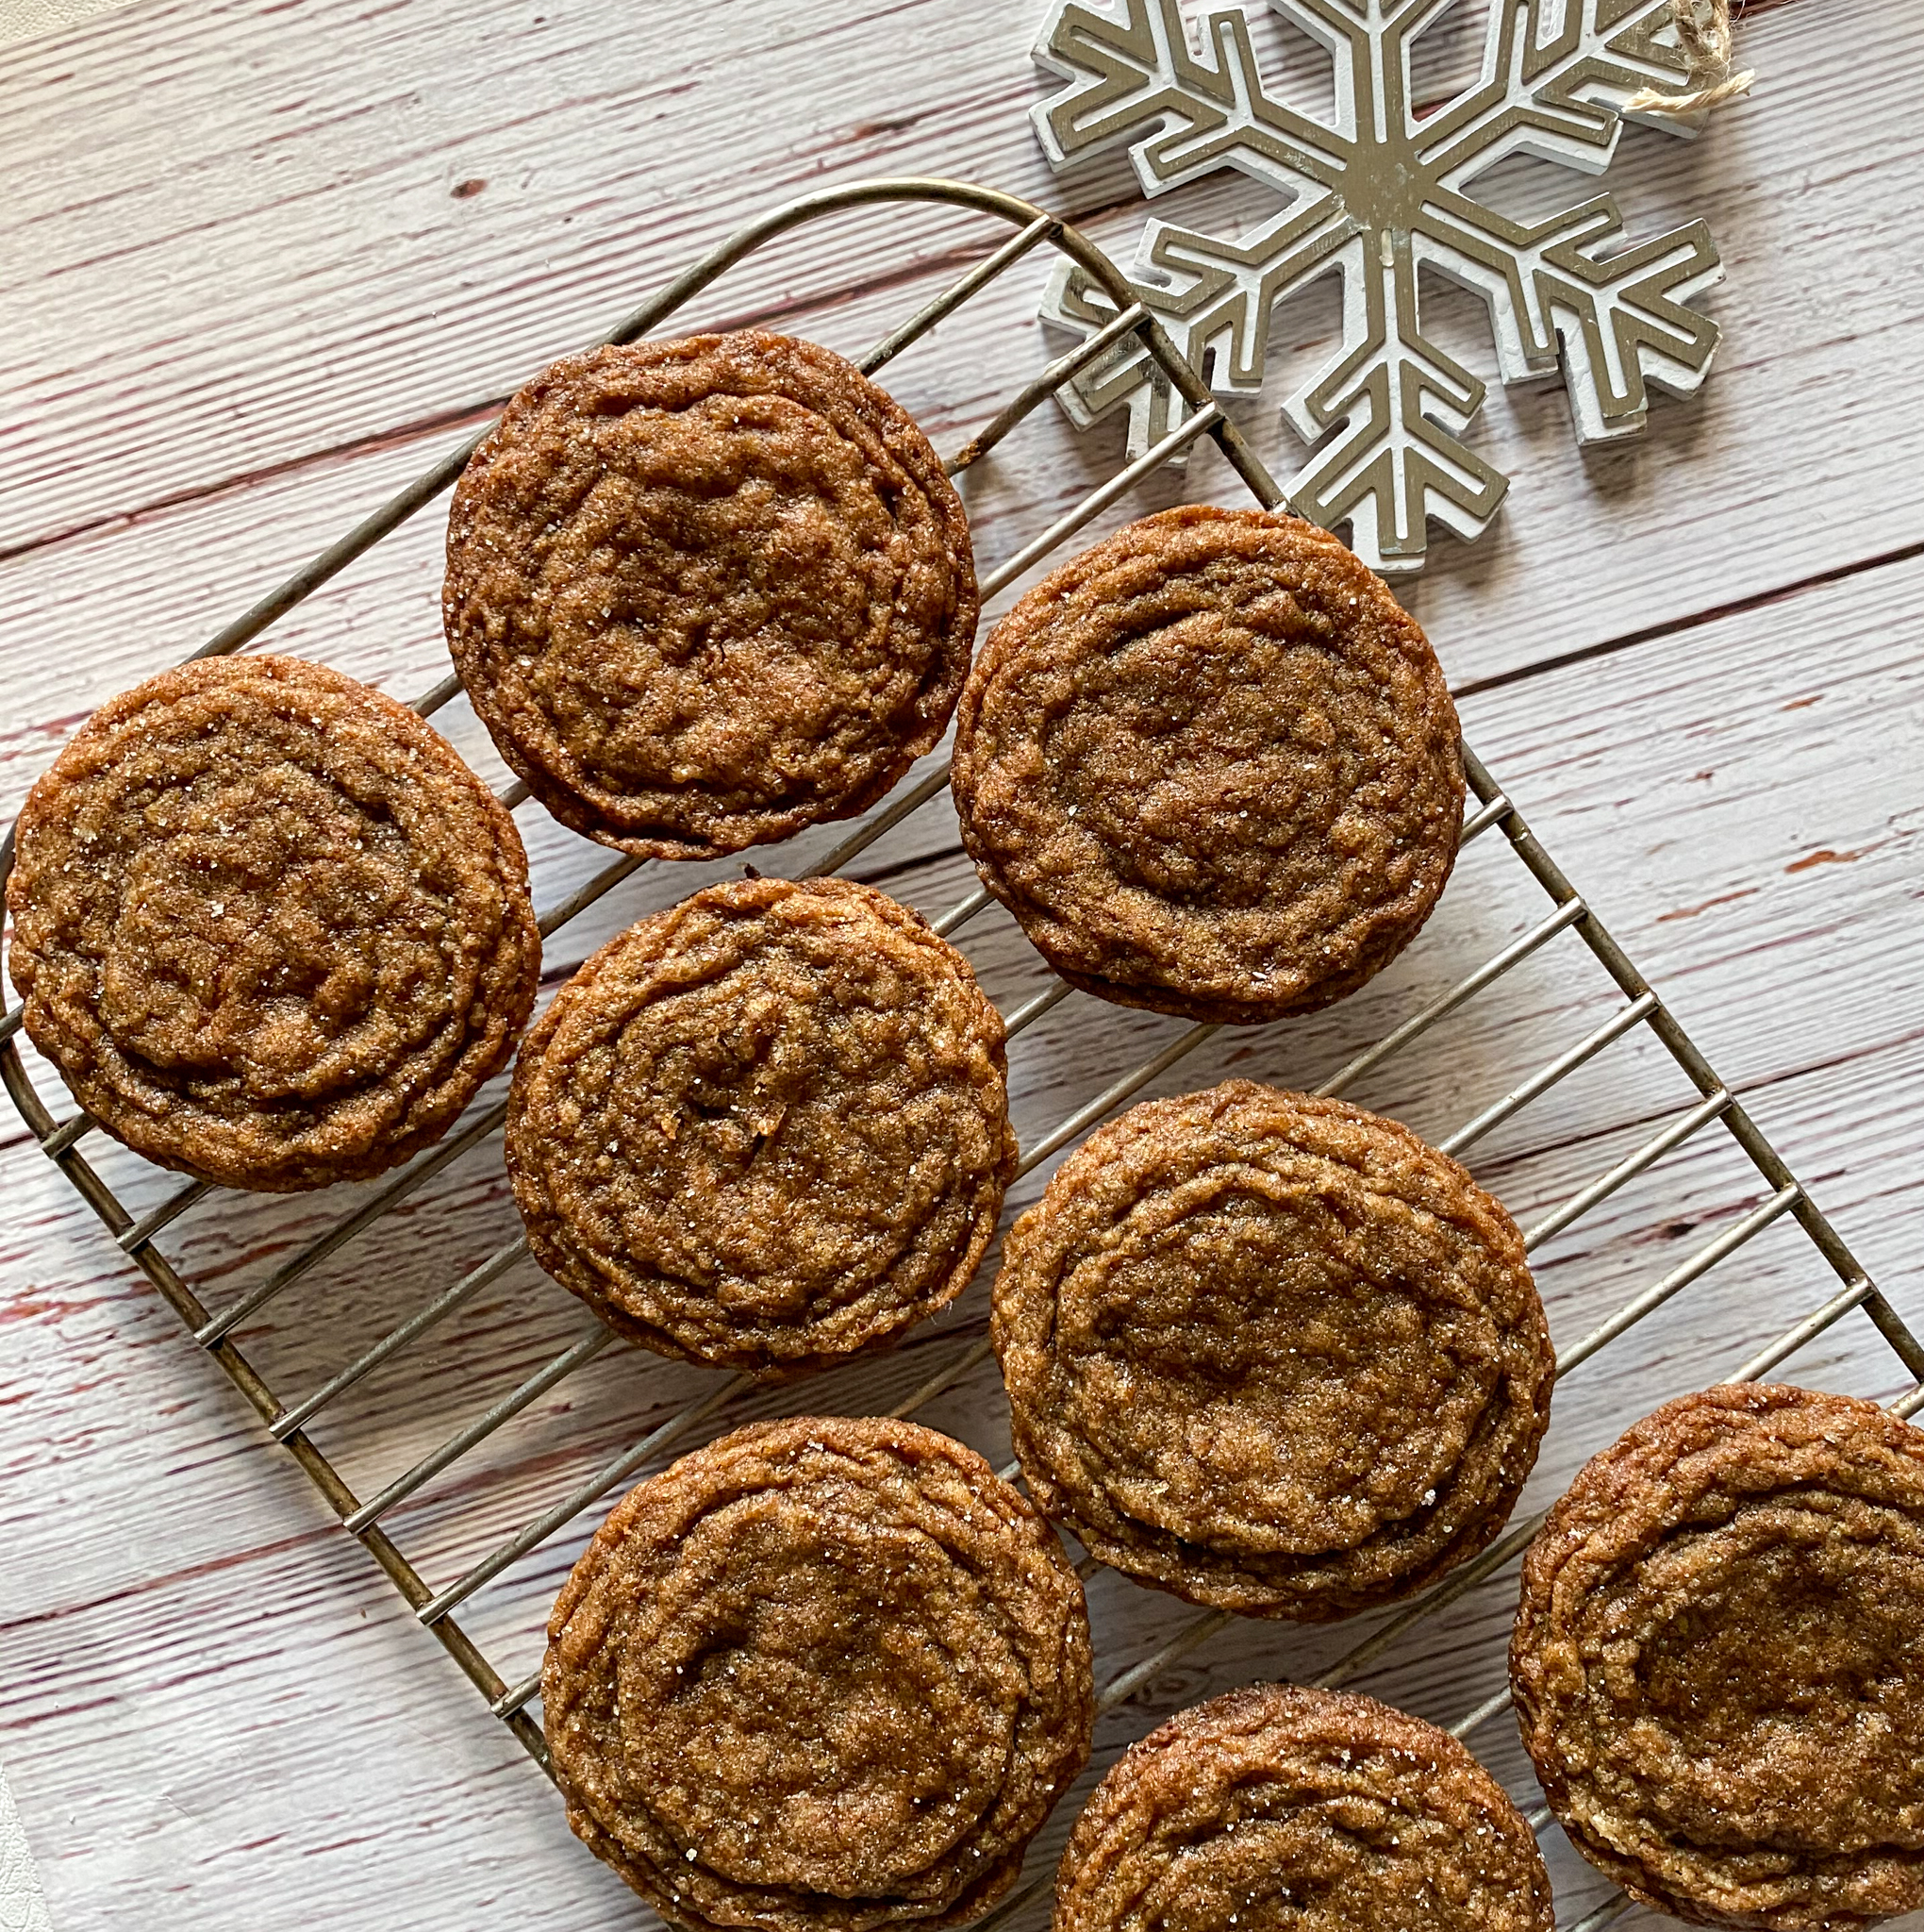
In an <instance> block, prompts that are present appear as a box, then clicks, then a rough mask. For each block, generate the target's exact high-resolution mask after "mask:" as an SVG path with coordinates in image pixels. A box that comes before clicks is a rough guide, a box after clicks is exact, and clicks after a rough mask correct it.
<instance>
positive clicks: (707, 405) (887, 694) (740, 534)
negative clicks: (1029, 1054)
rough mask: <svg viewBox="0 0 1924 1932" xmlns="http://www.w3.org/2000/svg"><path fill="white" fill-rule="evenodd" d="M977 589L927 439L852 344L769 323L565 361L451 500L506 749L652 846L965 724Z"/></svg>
mask: <svg viewBox="0 0 1924 1932" xmlns="http://www.w3.org/2000/svg"><path fill="white" fill-rule="evenodd" d="M976 609H977V602H976V591H975V572H974V564H973V562H972V560H971V552H970V541H969V523H968V518H967V516H966V515H965V514H964V512H963V508H962V504H961V499H960V498H959V497H957V495H956V494H955V491H954V488H953V486H952V485H951V484H950V482H949V479H948V477H947V475H945V474H944V473H943V470H942V465H941V462H940V460H939V458H937V456H936V453H935V451H934V450H933V449H931V448H930V446H929V442H928V439H927V438H926V437H925V436H923V435H922V433H921V430H920V429H919V428H917V426H916V425H915V423H914V422H913V421H912V420H911V418H910V417H909V416H908V414H907V413H906V412H905V411H904V409H903V408H901V407H900V406H899V405H898V404H896V403H895V402H894V401H893V400H892V399H891V398H890V397H889V396H888V395H887V394H886V393H885V392H884V391H882V390H880V389H878V388H877V387H876V386H875V385H874V384H873V383H871V381H870V380H869V379H868V378H867V377H866V376H865V375H862V374H861V372H860V371H859V370H857V369H856V368H855V367H854V365H853V364H852V363H849V362H846V361H844V360H843V359H842V358H840V357H839V356H838V355H835V354H834V353H833V352H832V351H830V350H827V349H823V348H821V347H818V346H817V345H816V344H814V343H812V342H803V341H793V340H791V339H790V338H788V337H786V336H779V335H771V334H769V333H767V332H766V331H762V330H755V329H751V330H745V331H742V332H740V333H738V334H735V335H719V336H693V337H689V338H688V339H687V340H684V341H649V342H635V343H628V344H624V345H610V346H608V347H605V348H600V349H596V350H593V351H591V352H590V353H589V354H587V355H585V356H572V357H568V358H564V359H563V360H562V361H559V362H557V363H556V364H555V365H554V366H553V367H552V368H550V369H548V370H546V371H545V372H544V373H543V374H542V375H539V376H538V377H537V378H536V379H535V380H534V381H533V382H531V383H530V384H529V385H528V386H527V387H526V388H525V389H523V390H522V391H521V392H520V393H519V394H518V395H517V396H515V398H514V399H513V401H512V402H510V403H509V404H508V406H507V409H506V413H505V414H504V416H503V417H502V420H501V423H500V425H498V426H497V427H496V428H495V430H494V431H493V432H492V434H490V435H489V438H488V439H487V441H484V442H483V443H482V444H481V446H480V447H479V448H478V449H477V450H476V451H475V453H474V455H473V458H471V459H470V461H469V464H468V467H467V469H466V470H465V471H464V472H463V474H462V476H461V479H460V482H459V483H458V485H457V486H456V490H455V498H454V505H453V508H452V509H451V510H450V513H449V518H448V545H447V576H446V582H445V588H444V591H443V596H442V614H443V618H444V621H445V625H446V630H447V637H448V645H449V648H450V650H451V651H452V653H453V655H454V659H455V664H456V669H457V670H458V671H459V672H460V674H461V681H462V683H463V684H464V685H465V686H466V687H467V691H468V695H469V697H470V698H471V699H472V700H473V706H474V708H475V710H476V711H477V712H478V713H479V714H480V716H481V718H482V721H483V722H484V723H485V724H487V726H488V728H489V731H490V732H491V733H492V734H493V737H494V741H495V743H496V744H497V745H498V746H499V747H500V749H501V754H502V756H503V757H504V758H506V760H507V762H508V763H509V764H510V765H511V766H512V767H513V768H514V770H515V771H516V772H518V773H519V774H521V775H522V777H523V778H524V779H526V780H527V783H528V785H529V787H530V789H531V790H532V791H534V793H535V795H536V796H537V797H538V798H539V799H540V800H541V802H542V803H543V804H544V805H545V806H547V808H548V809H549V810H550V811H552V812H553V813H554V814H555V815H556V818H558V819H560V820H561V821H562V822H563V823H564V824H568V825H572V827H573V828H574V829H575V830H576V831H579V832H583V833H586V834H587V835H588V836H589V837H590V838H593V839H598V840H600V841H602V842H603V843H605V844H609V845H616V846H620V847H621V848H622V849H623V850H625V851H629V852H634V853H639V854H642V855H644V856H646V857H650V858H709V857H714V856H717V855H720V854H722V853H728V852H736V851H739V850H741V849H743V848H744V847H746V846H750V845H757V844H761V843H764V842H766V841H770V840H774V839H782V838H786V837H788V834H789V833H791V832H794V831H797V830H799V829H800V828H802V827H803V826H804V825H810V824H818V823H820V822H821V821H822V820H824V819H838V818H846V817H849V816H850V815H851V814H853V813H855V812H859V811H862V810H864V809H866V808H868V807H869V806H871V805H872V804H873V803H874V802H875V801H876V800H877V799H879V798H880V797H881V796H882V795H883V793H884V792H886V791H887V790H888V789H889V787H890V786H892V785H893V784H894V783H895V782H896V780H897V779H899V778H900V777H901V776H902V775H903V774H904V772H906V771H907V770H908V768H909V766H910V765H911V764H912V763H913V762H914V761H915V759H916V758H920V757H921V755H922V754H923V753H924V752H926V751H929V750H931V749H933V747H934V746H935V744H936V742H937V740H938V739H939V738H940V737H941V735H942V733H943V731H944V730H945V729H946V728H947V725H948V722H949V716H950V713H951V712H952V710H953V709H954V704H955V698H956V694H957V692H958V691H960V690H961V686H962V679H963V677H964V675H966V673H967V671H968V669H969V655H970V647H971V644H972V641H973V637H974V630H975V616H976Z"/></svg>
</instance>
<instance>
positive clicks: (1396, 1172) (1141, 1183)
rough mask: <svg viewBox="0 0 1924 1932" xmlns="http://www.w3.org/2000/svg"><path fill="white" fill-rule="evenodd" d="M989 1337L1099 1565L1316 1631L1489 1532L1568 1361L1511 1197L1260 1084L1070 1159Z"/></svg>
mask: <svg viewBox="0 0 1924 1932" xmlns="http://www.w3.org/2000/svg"><path fill="white" fill-rule="evenodd" d="M990 1335H991V1338H992V1339H993V1341H994V1343H995V1347H996V1353H997V1355H998V1357H1000V1359H1001V1362H1002V1369H1003V1381H1004V1382H1005V1384H1006V1385H1007V1388H1008V1393H1009V1407H1010V1411H1011V1420H1012V1429H1013V1435H1014V1441H1015V1447H1016V1452H1017V1454H1018V1456H1019V1457H1020V1459H1021V1464H1022V1472H1023V1474H1024V1475H1025V1476H1026V1477H1027V1479H1028V1483H1029V1487H1030V1492H1031V1494H1033V1495H1034V1496H1035V1498H1036V1500H1037V1504H1038V1505H1039V1506H1040V1507H1042V1509H1043V1510H1044V1511H1045V1512H1046V1513H1047V1514H1049V1515H1050V1516H1052V1517H1053V1518H1054V1519H1055V1520H1056V1521H1058V1522H1060V1523H1062V1524H1066V1525H1067V1526H1068V1527H1070V1529H1071V1530H1072V1531H1073V1532H1074V1534H1075V1535H1076V1537H1077V1538H1079V1539H1080V1540H1081V1541H1082V1542H1083V1544H1084V1545H1085V1547H1086V1548H1087V1549H1088V1551H1089V1552H1090V1554H1091V1555H1093V1556H1096V1557H1100V1558H1101V1559H1102V1560H1103V1562H1105V1563H1109V1564H1111V1565H1113V1566H1114V1567H1115V1568H1117V1569H1119V1570H1123V1571H1126V1572H1127V1573H1128V1574H1131V1575H1133V1576H1135V1577H1136V1578H1137V1579H1138V1580H1140V1581H1142V1582H1145V1583H1153V1584H1155V1585H1158V1586H1159V1587H1160V1588H1162V1589H1165V1590H1169V1591H1174V1592H1175V1593H1176V1594H1177V1595H1179V1596H1183V1597H1186V1598H1188V1599H1189V1600H1190V1601H1191V1602H1194V1603H1200V1604H1207V1605H1210V1606H1211V1607H1216V1608H1220V1609H1230V1610H1237V1611H1241V1612H1243V1613H1245V1614H1249V1615H1254V1616H1272V1617H1290V1618H1296V1619H1299V1620H1302V1621H1305V1622H1317V1621H1322V1620H1325V1619H1329V1618H1335V1617H1340V1616H1347V1615H1350V1614H1352V1612H1354V1611H1357V1610H1361V1609H1365V1608H1368V1607H1371V1606H1372V1605H1375V1604H1380V1603H1384V1602H1386V1601H1388V1600H1390V1599H1392V1598H1395V1597H1398V1596H1402V1595H1405V1594H1407V1593H1408V1592H1409V1591H1413V1590H1417V1589H1418V1588H1420V1587H1421V1586H1422V1585H1423V1584H1425V1583H1427V1582H1430V1581H1431V1580H1432V1579H1434V1578H1435V1577H1436V1576H1438V1575H1439V1574H1442V1573H1443V1572H1444V1571H1445V1570H1447V1569H1449V1568H1451V1566H1452V1565H1454V1564H1456V1563H1459V1562H1461V1561H1463V1560H1464V1558H1466V1557H1470V1556H1473V1555H1475V1553H1476V1552H1477V1551H1478V1550H1480V1549H1482V1548H1483V1547H1484V1545H1485V1544H1486V1543H1488V1542H1489V1541H1491V1539H1492V1538H1494V1537H1495V1535H1496V1534H1497V1532H1498V1530H1499V1529H1500V1528H1501V1525H1502V1522H1503V1519H1504V1518H1505V1517H1506V1516H1507V1515H1508V1513H1509V1511H1510V1508H1511V1507H1512V1506H1513V1505H1514V1503H1515V1502H1516V1499H1517V1496H1518V1491H1520V1490H1521V1488H1522V1486H1523V1482H1524V1479H1525V1477H1526V1476H1527V1475H1528V1474H1529V1472H1530V1468H1531V1465H1532V1463H1533V1462H1534V1458H1535V1455H1536V1447H1537V1443H1538V1442H1539V1441H1540V1440H1541V1438H1542V1434H1543V1430H1544V1427H1545V1425H1546V1424H1547V1422H1548V1420H1549V1411H1550V1392H1551V1380H1552V1378H1553V1375H1554V1372H1555V1359H1554V1357H1553V1356H1552V1354H1551V1347H1550V1335H1549V1329H1548V1327H1547V1325H1546V1324H1545V1321H1544V1315H1543V1307H1542V1303H1541V1302H1540V1300H1539V1299H1538V1297H1537V1293H1536V1289H1535V1286H1534V1283H1533V1281H1532V1280H1531V1276H1530V1271H1529V1269H1528V1267H1527V1266H1526V1264H1525V1261H1524V1257H1523V1243H1522V1241H1521V1238H1520V1237H1519V1236H1518V1232H1517V1228H1516V1224H1514V1223H1513V1222H1512V1221H1511V1219H1510V1217H1509V1215H1508V1214H1506V1213H1505V1212H1504V1211H1503V1208H1501V1205H1500V1204H1499V1203H1498V1202H1497V1201H1495V1200H1494V1199H1493V1198H1492V1197H1491V1196H1490V1195H1488V1194H1486V1193H1485V1192H1484V1191H1483V1190H1482V1189H1481V1188H1479V1187H1478V1186H1477V1185H1476V1184H1475V1182H1474V1181H1472V1180H1471V1179H1470V1177H1469V1176H1468V1174H1466V1173H1465V1172H1464V1171H1463V1169H1462V1168H1460V1167H1459V1166H1457V1164H1456V1163H1455V1162H1454V1161H1453V1160H1451V1159H1450V1158H1448V1157H1447V1156H1444V1155H1442V1154H1439V1153H1437V1152H1436V1151H1435V1149H1434V1148H1431V1147H1428V1146H1426V1145H1425V1144H1424V1143H1423V1142H1422V1141H1419V1140H1418V1138H1417V1136H1416V1135H1414V1134H1412V1133H1411V1132H1410V1131H1409V1130H1408V1129H1407V1128H1406V1127H1403V1126H1401V1125H1399V1124H1397V1123H1396V1122H1394V1121H1387V1120H1383V1119H1381V1118H1379V1117H1378V1116H1376V1115H1374V1114H1369V1113H1366V1112H1365V1111H1364V1110H1363V1109H1362V1108H1355V1107H1351V1106H1348V1105H1346V1104H1345V1103H1344V1102H1342V1101H1339V1100H1317V1099H1312V1098H1309V1097H1307V1096H1305V1095H1302V1094H1295V1093H1284V1092H1280V1091H1277V1090H1275V1089H1273V1088H1269V1087H1262V1086H1259V1085H1257V1084H1256V1083H1255V1082H1253V1081H1249V1080H1231V1081H1228V1082H1226V1083H1224V1084H1223V1085H1222V1086H1219V1087H1216V1088H1212V1089H1211V1090H1209V1091H1207V1092H1203V1093H1193V1094H1187V1095H1184V1096H1182V1097H1181V1098H1178V1099H1172V1100H1154V1101H1150V1102H1148V1103H1146V1104H1145V1105H1143V1106H1140V1107H1136V1108H1131V1109H1130V1111H1129V1112H1128V1113H1126V1114H1124V1115H1122V1116H1121V1118H1120V1120H1117V1121H1115V1122H1113V1123H1112V1124H1110V1125H1108V1126H1106V1127H1104V1128H1103V1129H1102V1130H1101V1131H1100V1132H1098V1133H1096V1134H1094V1135H1092V1136H1091V1137H1090V1138H1089V1140H1088V1141H1086V1143H1085V1144H1084V1145H1083V1146H1082V1147H1081V1148H1080V1149H1078V1150H1077V1152H1076V1153H1074V1154H1073V1155H1071V1156H1070V1158H1069V1159H1068V1160H1067V1161H1065V1162H1064V1163H1063V1165H1062V1167H1061V1168H1060V1169H1059V1170H1058V1171H1057V1172H1056V1174H1055V1175H1054V1177H1053V1179H1052V1180H1051V1182H1050V1184H1049V1187H1048V1190H1047V1191H1046V1192H1045V1193H1044V1195H1043V1198H1042V1200H1041V1202H1040V1203H1039V1204H1038V1205H1037V1206H1036V1207H1035V1208H1031V1209H1030V1210H1029V1211H1028V1212H1027V1213H1026V1214H1024V1215H1023V1216H1022V1217H1021V1218H1020V1220H1019V1221H1018V1222H1017V1223H1016V1224H1015V1226H1014V1227H1013V1228H1012V1229H1011V1230H1010V1232H1009V1234H1008V1237H1007V1239H1006V1240H1005V1241H1004V1243H1003V1261H1002V1269H1001V1272H1000V1273H999V1274H998V1275H997V1277H996V1282H995V1289H994V1307H993V1315H992V1320H991V1325H990Z"/></svg>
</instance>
